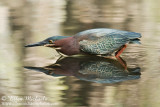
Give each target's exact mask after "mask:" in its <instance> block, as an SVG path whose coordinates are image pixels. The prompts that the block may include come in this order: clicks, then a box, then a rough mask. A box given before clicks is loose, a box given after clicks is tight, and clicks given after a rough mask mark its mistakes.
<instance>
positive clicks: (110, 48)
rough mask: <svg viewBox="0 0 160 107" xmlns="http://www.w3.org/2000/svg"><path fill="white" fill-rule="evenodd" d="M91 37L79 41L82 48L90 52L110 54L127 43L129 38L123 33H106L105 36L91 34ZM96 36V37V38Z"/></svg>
mask: <svg viewBox="0 0 160 107" xmlns="http://www.w3.org/2000/svg"><path fill="white" fill-rule="evenodd" d="M89 37H90V38H92V37H93V38H94V39H84V40H82V41H80V42H79V44H80V49H81V51H83V52H87V53H90V54H108V53H113V52H114V51H115V50H117V49H119V48H120V47H121V46H122V45H124V44H126V43H127V42H128V41H129V39H128V38H126V37H125V36H123V35H121V34H112V33H110V34H106V35H103V36H99V37H98V36H95V35H90V36H89ZM95 38H96V39H95Z"/></svg>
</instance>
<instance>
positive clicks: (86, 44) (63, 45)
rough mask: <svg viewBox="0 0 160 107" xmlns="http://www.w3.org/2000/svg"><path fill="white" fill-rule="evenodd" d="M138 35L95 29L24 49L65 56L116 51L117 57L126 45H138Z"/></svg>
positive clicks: (52, 38)
mask: <svg viewBox="0 0 160 107" xmlns="http://www.w3.org/2000/svg"><path fill="white" fill-rule="evenodd" d="M140 37H141V34H140V33H135V32H128V31H121V30H116V29H107V28H97V29H90V30H85V31H82V32H80V33H77V34H75V35H74V36H53V37H49V38H47V39H45V40H43V41H41V42H37V43H34V44H30V45H26V46H25V47H34V46H46V47H53V48H55V49H56V50H57V51H58V52H60V53H63V54H65V55H76V54H94V55H111V54H112V53H113V52H115V51H116V53H115V56H116V57H118V56H120V54H121V53H122V52H123V50H124V49H125V48H126V44H127V43H138V44H139V43H140V42H139V38H140Z"/></svg>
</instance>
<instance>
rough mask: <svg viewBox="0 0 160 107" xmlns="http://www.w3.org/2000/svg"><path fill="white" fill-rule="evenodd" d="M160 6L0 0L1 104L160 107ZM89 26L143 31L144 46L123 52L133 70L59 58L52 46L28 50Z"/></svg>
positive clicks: (119, 0)
mask: <svg viewBox="0 0 160 107" xmlns="http://www.w3.org/2000/svg"><path fill="white" fill-rule="evenodd" d="M159 4H160V1H159V0H112V1H111V0H85V1H83V0H44V1H43V0H34V1H32V0H23V1H22V0H15V2H12V1H9V0H0V14H1V15H0V97H1V100H0V102H1V106H2V107H5V106H6V104H4V102H9V103H10V104H11V105H10V106H15V107H17V106H20V107H21V106H22V107H23V106H25V105H27V104H24V102H28V105H27V106H30V107H35V106H38V105H36V103H37V102H38V103H39V104H40V103H45V107H47V106H49V104H52V105H50V106H56V107H66V106H67V107H76V106H81V107H86V106H90V107H97V106H99V107H159V105H160V100H159V99H160V12H159V10H160V7H159ZM91 28H114V29H120V30H128V31H134V32H139V33H141V34H142V36H143V37H142V38H141V43H142V44H141V45H133V44H130V45H128V47H127V49H126V50H125V52H124V53H123V54H122V55H121V57H122V59H123V60H124V62H125V63H126V64H127V69H124V67H123V65H122V64H120V63H119V62H117V60H116V59H104V58H99V57H88V56H79V57H71V58H68V57H67V58H61V59H58V58H59V54H58V53H56V51H55V50H53V49H50V48H46V47H37V48H27V49H25V48H24V45H25V44H29V43H33V42H37V41H40V40H43V39H45V38H47V37H49V36H53V35H66V36H68V35H74V34H75V33H77V32H80V31H82V30H86V29H91ZM57 60H58V61H57ZM54 63H55V64H54ZM24 67H25V68H24ZM11 97H12V98H11ZM26 97H28V100H27V99H26ZM43 97H45V98H46V99H43ZM38 98H39V100H38ZM31 103H33V105H31ZM2 104H3V105H2ZM18 104H19V105H18ZM29 104H30V105H29ZM40 105H42V104H40Z"/></svg>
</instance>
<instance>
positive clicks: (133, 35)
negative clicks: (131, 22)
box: [127, 32, 142, 40]
mask: <svg viewBox="0 0 160 107" xmlns="http://www.w3.org/2000/svg"><path fill="white" fill-rule="evenodd" d="M127 35H128V36H127V37H128V38H129V39H130V40H132V39H138V38H141V37H142V36H141V34H140V33H136V32H128V33H127Z"/></svg>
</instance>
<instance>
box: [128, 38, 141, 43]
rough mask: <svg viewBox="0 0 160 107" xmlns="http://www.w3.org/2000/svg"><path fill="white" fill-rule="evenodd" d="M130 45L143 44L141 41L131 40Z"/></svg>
mask: <svg viewBox="0 0 160 107" xmlns="http://www.w3.org/2000/svg"><path fill="white" fill-rule="evenodd" d="M129 43H130V44H141V42H140V39H131V40H130V41H129Z"/></svg>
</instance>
